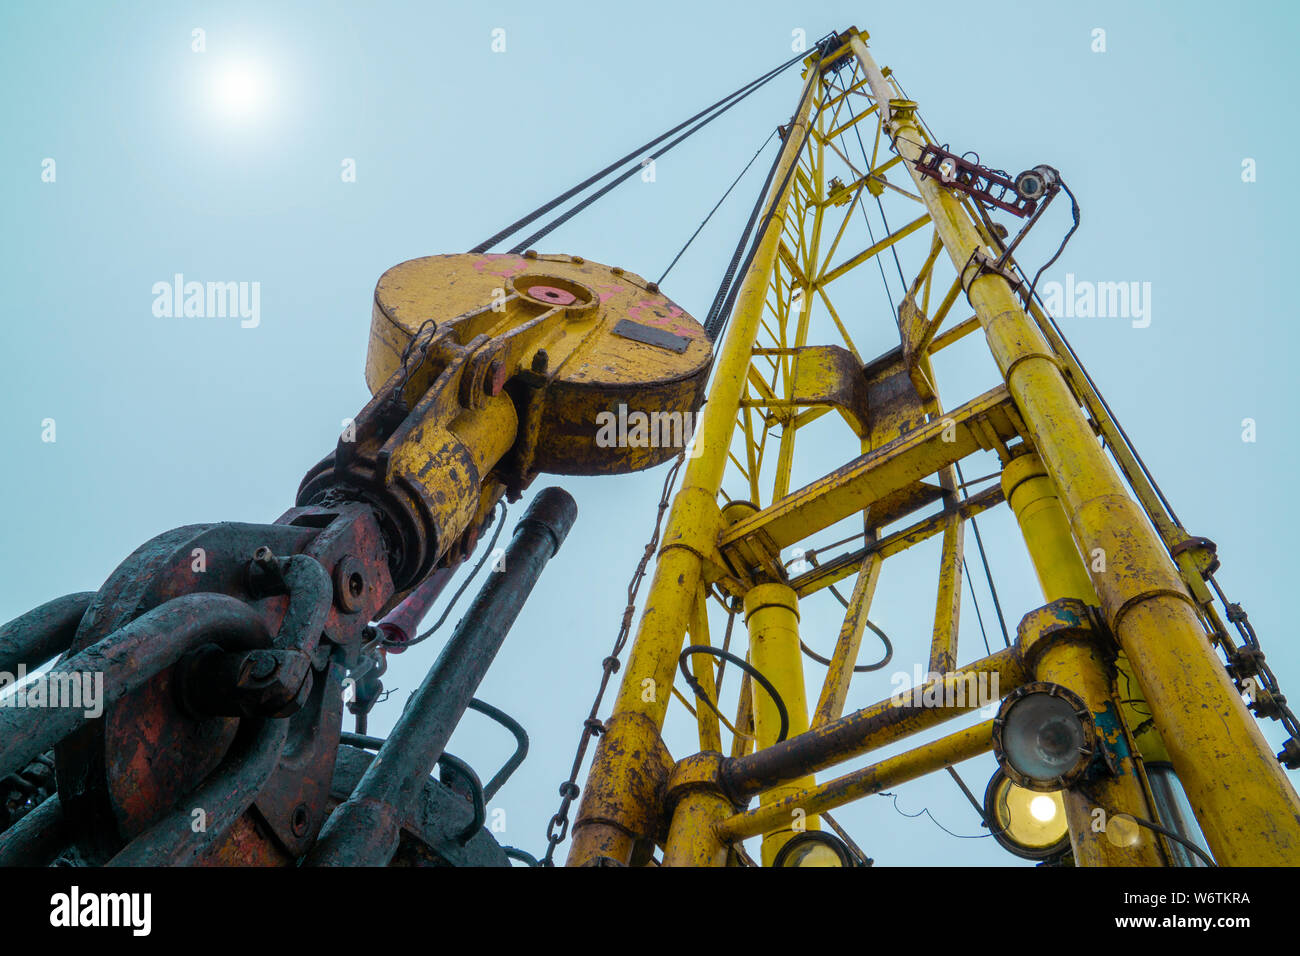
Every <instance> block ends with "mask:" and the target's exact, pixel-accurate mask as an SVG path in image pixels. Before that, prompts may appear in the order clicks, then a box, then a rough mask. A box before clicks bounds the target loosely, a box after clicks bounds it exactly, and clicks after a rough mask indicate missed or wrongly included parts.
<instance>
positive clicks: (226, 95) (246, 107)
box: [213, 63, 268, 120]
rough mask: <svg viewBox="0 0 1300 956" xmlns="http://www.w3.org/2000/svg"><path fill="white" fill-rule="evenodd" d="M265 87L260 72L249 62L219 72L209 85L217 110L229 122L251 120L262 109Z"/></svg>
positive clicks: (232, 65)
mask: <svg viewBox="0 0 1300 956" xmlns="http://www.w3.org/2000/svg"><path fill="white" fill-rule="evenodd" d="M267 95H268V88H267V82H266V77H265V75H264V74H263V73H262V71H261V70H260V69H259V68H258V67H256V66H255V65H253V64H250V63H235V64H231V65H229V66H226V67H223V68H222V69H220V70H219V71H218V72H217V74H216V78H215V81H214V84H213V96H214V99H215V101H216V107H217V109H218V110H219V111H220V112H221V113H222V114H224V115H225V116H227V117H228V118H230V119H240V120H242V119H251V118H253V117H255V116H256V115H257V114H259V113H260V112H262V110H263V109H264V108H265V106H266V101H267Z"/></svg>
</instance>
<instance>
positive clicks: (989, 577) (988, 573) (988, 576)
mask: <svg viewBox="0 0 1300 956" xmlns="http://www.w3.org/2000/svg"><path fill="white" fill-rule="evenodd" d="M955 464H956V466H957V480H958V481H959V482H961V483H962V484H965V483H966V479H965V478H964V477H963V476H962V473H961V464H960V463H959V462H958V463H955ZM968 520H969V521H970V526H971V529H972V530H973V531H974V532H975V546H976V547H977V548H979V552H980V561H981V563H983V565H984V578H985V580H986V581H988V584H989V594H991V595H993V609H994V610H995V611H997V613H998V624H999V625H1000V626H1001V628H1002V640H1003V642H1004V643H1005V644H1006V645H1007V647H1010V646H1011V637H1010V635H1009V634H1008V633H1007V619H1006V618H1005V617H1003V616H1002V602H1001V601H999V600H998V589H997V586H996V585H994V583H993V572H992V570H990V568H989V559H988V555H987V554H985V553H984V539H983V538H981V537H980V526H979V525H978V524H976V523H975V516H974V515H971V516H970V518H969V519H968Z"/></svg>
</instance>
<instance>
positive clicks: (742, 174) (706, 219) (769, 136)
mask: <svg viewBox="0 0 1300 956" xmlns="http://www.w3.org/2000/svg"><path fill="white" fill-rule="evenodd" d="M775 135H776V130H772V132H770V133H768V134H767V139H765V140H763V145H762V146H760V147H758V149H756V150H755V151H754V155H753V156H752V157H750V160H749V162H747V163H746V164H745V168H744V169H742V170H741V171H740V175H739V176H737V177H736V178H735V180H734V181H733V182H732V184H731V185H730V186H728V187H727V191H726V192H725V193H723V194H722V198H721V199H719V200H718V201H717V203H716V204H715V205H714V207H713V208H712V209H710V210H709V214H708V215H707V216H705V217H704V221H703V222H701V223H700V224H699V225H698V226H696V227H695V231H694V232H693V233H691V238H689V239H687V240H686V245H684V246H682V247H681V249H680V250H678V252H677V255H675V256H673V261H672V262H670V263H668V268H667V269H665V270H664V272H663V275H661V276H660V277H659V278H658V279H657V280H656V283H655V284H656V285H663V284H664V279H667V278H668V273H670V272H672V271H673V266H675V265H677V260H678V259H680V258H681V257H682V256H683V255H684V254H685V253H686V250H687V249H689V248H690V247H691V243H692V242H694V241H695V237H696V236H698V235H699V234H700V231H701V230H702V229H703V228H704V227H705V226H707V225H708V224H709V220H710V219H712V218H713V214H714V213H715V212H717V211H718V209H719V207H721V206H722V204H723V203H724V202H726V201H727V197H728V196H730V195H731V191H732V190H733V189H735V188H736V186H737V185H739V184H740V181H741V180H742V179H744V177H745V173H747V172H749V167H750V166H753V165H754V160H756V159H758V154H759V153H761V152H763V150H764V149H766V148H767V144H768V143H770V142H771V141H772V137H773V136H775Z"/></svg>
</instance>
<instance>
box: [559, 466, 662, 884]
mask: <svg viewBox="0 0 1300 956" xmlns="http://www.w3.org/2000/svg"><path fill="white" fill-rule="evenodd" d="M684 460H685V455H684V454H683V455H678V456H677V460H676V461H675V462H673V466H672V468H670V469H669V470H668V474H667V475H665V476H664V487H663V491H662V492H661V493H660V495H659V510H658V513H657V514H656V515H655V529H654V533H653V534H652V535H651V536H650V540H649V541H648V542H646V546H645V551H644V552H643V553H642V555H641V560H640V561H639V562H638V563H637V566H636V570H635V571H634V572H632V580H631V581H629V582H628V586H627V607H625V608H624V609H623V619H622V621H621V622H620V624H619V628H618V636H617V637H616V638H615V639H614V648H613V650H611V651H610V653H609V656H608V657H606V658H605V659H604V660H603V661H601V676H600V687H599V688H598V689H597V690H596V699H595V700H594V701H593V702H592V705H591V712H590V713H589V714H588V715H587V719H586V720H584V721H583V722H582V736H581V737H580V738H578V750H577V753H576V754H575V755H574V758H573V767H572V769H571V770H570V771H569V779H568V780H566V781H564V783H562V784H560V798H561V799H560V808H559V810H557V811H556V812H555V815H554V816H552V817H551V822H550V823H548V824H547V826H546V855H545V856H543V857H542V859H541V863H540V865H541V866H554V865H555V850H556V848H557V847H559V845H560V844H561V843H563V842H564V841H565V839H566V838H567V837H568V835H569V808H570V807H571V806H572V805H573V801H574V800H576V799H578V794H579V793H580V792H581V790H580V788H579V787H578V774H579V773H580V772H581V771H582V763H583V761H584V760H585V759H586V756H587V746H588V745H589V744H590V743H591V740H592V738H593V737H599V736H600V735H601V734H603V733H604V732H605V725H604V724H603V723H602V722H601V721H600V719H599V717H598V716H597V715H598V714H599V713H600V705H601V702H602V701H603V700H604V699H605V690H606V688H608V687H609V680H610V678H611V677H613V676H614V675H615V674H617V673H618V669H619V667H620V664H619V660H618V657H619V655H620V654H622V653H623V648H624V647H626V646H627V639H628V636H629V635H630V634H631V633H632V618H633V616H634V615H635V614H636V596H637V592H638V591H639V590H640V589H641V581H642V580H643V579H644V578H645V573H646V567H647V566H648V565H649V563H650V559H651V558H652V557H653V556H654V553H655V549H656V548H657V547H658V546H659V535H660V533H661V532H662V530H663V521H664V513H665V512H666V511H667V510H668V505H669V503H670V502H671V501H672V492H673V486H674V485H675V484H676V483H677V474H678V472H679V471H680V470H681V467H682V462H683V461H684ZM557 827H558V830H557Z"/></svg>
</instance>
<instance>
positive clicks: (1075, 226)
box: [1025, 170, 1079, 308]
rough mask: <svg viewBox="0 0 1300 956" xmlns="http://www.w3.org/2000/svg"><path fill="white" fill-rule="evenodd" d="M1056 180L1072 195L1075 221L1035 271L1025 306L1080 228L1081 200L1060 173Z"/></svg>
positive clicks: (1072, 209)
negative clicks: (1071, 190)
mask: <svg viewBox="0 0 1300 956" xmlns="http://www.w3.org/2000/svg"><path fill="white" fill-rule="evenodd" d="M1052 172H1054V173H1056V170H1052ZM1056 181H1057V182H1058V183H1059V184H1060V186H1061V188H1062V189H1064V190H1065V194H1066V195H1067V196H1069V197H1070V216H1071V217H1072V218H1073V219H1074V223H1073V224H1072V225H1071V226H1070V230H1069V231H1068V232H1067V233H1066V234H1065V238H1064V239H1062V240H1061V244H1060V245H1059V246H1057V247H1056V254H1055V255H1054V256H1052V258H1050V259H1048V260H1047V261H1046V262H1044V263H1043V264H1042V266H1041V267H1039V270H1038V271H1037V272H1035V273H1034V281H1033V282H1031V283H1029V291H1028V292H1026V293H1025V308H1028V307H1029V301H1030V300H1031V299H1032V298H1033V296H1034V287H1035V286H1036V285H1038V280H1039V279H1040V278H1042V275H1043V273H1044V272H1046V271H1047V269H1048V268H1049V267H1050V266H1051V265H1052V264H1053V263H1054V262H1056V260H1057V259H1059V258H1061V253H1063V252H1065V247H1066V244H1068V243H1069V241H1070V238H1071V237H1072V236H1073V235H1074V234H1075V233H1076V232H1078V230H1079V201H1078V200H1077V199H1075V198H1074V193H1072V192H1070V187H1069V186H1067V185H1065V180H1063V179H1062V178H1061V176H1060V173H1056Z"/></svg>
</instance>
